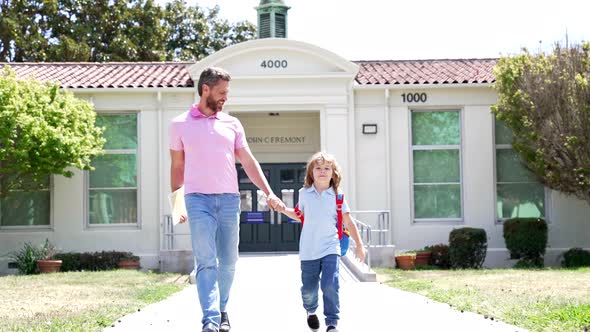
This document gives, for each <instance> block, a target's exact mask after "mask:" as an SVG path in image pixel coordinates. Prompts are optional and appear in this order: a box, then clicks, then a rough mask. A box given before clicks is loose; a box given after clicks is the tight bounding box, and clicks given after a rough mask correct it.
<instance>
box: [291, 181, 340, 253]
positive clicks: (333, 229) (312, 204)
mask: <svg viewBox="0 0 590 332" xmlns="http://www.w3.org/2000/svg"><path fill="white" fill-rule="evenodd" d="M299 209H300V210H301V212H303V216H304V220H305V222H304V224H303V229H302V231H301V237H300V239H299V259H301V260H302V261H307V260H314V259H320V258H322V257H325V256H327V255H332V254H334V255H340V240H339V239H338V214H337V211H336V194H335V193H334V189H333V188H332V187H330V188H328V189H326V190H324V191H322V193H318V192H317V190H316V189H315V187H314V185H313V184H312V185H311V186H310V187H309V188H301V189H300V190H299ZM347 212H350V208H349V207H348V204H347V203H346V197H345V198H344V202H343V203H342V213H343V214H344V213H347Z"/></svg>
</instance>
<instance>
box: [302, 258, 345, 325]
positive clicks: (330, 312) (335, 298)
mask: <svg viewBox="0 0 590 332" xmlns="http://www.w3.org/2000/svg"><path fill="white" fill-rule="evenodd" d="M339 266H340V256H338V255H328V256H325V257H322V258H320V259H315V260H311V261H301V281H302V282H303V286H301V297H302V298H303V308H305V310H307V312H314V311H316V309H317V308H318V286H320V285H321V287H322V294H323V300H324V316H326V326H328V325H333V326H336V325H337V324H338V320H339V319H340V316H339V314H340V297H339V294H338V290H339V289H340V283H339V278H340V276H339Z"/></svg>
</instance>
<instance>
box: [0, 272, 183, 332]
mask: <svg viewBox="0 0 590 332" xmlns="http://www.w3.org/2000/svg"><path fill="white" fill-rule="evenodd" d="M186 286H187V282H186V276H181V275H178V274H156V273H143V272H138V271H130V270H114V271H103V272H67V273H54V274H41V275H30V276H5V277H0V294H2V296H0V331H11V332H12V331H19V332H20V331H23V332H24V331H27V332H29V331H34V332H40V331H56V332H57V331H84V332H86V331H102V330H103V329H104V328H105V327H107V326H110V325H112V324H113V322H114V321H115V320H116V319H118V318H119V317H121V316H123V315H125V314H127V313H131V312H134V311H137V309H140V308H142V307H144V306H146V305H147V304H150V303H153V302H158V301H160V300H163V299H165V298H167V297H168V296H170V295H172V294H173V293H176V292H178V291H179V290H181V289H183V288H184V287H186Z"/></svg>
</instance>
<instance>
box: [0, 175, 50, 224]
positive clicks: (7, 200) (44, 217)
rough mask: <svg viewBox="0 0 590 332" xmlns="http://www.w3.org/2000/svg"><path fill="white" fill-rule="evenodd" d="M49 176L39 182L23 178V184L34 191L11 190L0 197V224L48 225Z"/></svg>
mask: <svg viewBox="0 0 590 332" xmlns="http://www.w3.org/2000/svg"><path fill="white" fill-rule="evenodd" d="M49 179H50V176H49V175H47V176H45V177H44V179H43V180H42V181H40V182H36V183H35V182H33V180H32V179H31V178H24V181H23V183H24V185H25V186H26V187H28V188H33V189H35V190H34V191H23V190H18V189H15V190H11V191H10V192H9V193H8V194H7V195H6V196H4V197H2V198H1V199H0V226H2V227H4V226H8V227H11V226H16V227H23V226H24V227H35V226H49V223H50V213H51V192H50V190H49V188H50V180H49Z"/></svg>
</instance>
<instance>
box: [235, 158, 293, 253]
mask: <svg viewBox="0 0 590 332" xmlns="http://www.w3.org/2000/svg"><path fill="white" fill-rule="evenodd" d="M260 166H261V167H262V171H263V172H264V175H265V176H266V179H267V180H268V183H269V184H270V186H271V188H272V190H273V192H274V193H275V194H276V195H277V196H278V197H279V198H280V199H282V200H283V202H285V204H286V205H287V207H293V206H294V204H297V201H298V200H299V189H300V188H301V187H303V182H304V180H305V164H300V163H289V164H261V165H260ZM238 182H239V188H240V196H241V208H242V213H241V215H240V251H298V250H299V234H300V233H301V224H300V223H294V222H293V221H292V220H291V219H289V218H288V217H287V216H285V215H283V214H282V213H278V212H275V211H271V210H270V209H269V208H268V206H267V205H266V197H265V196H264V193H263V192H262V191H260V190H258V188H257V187H256V186H255V185H254V184H253V183H252V182H251V181H250V179H249V178H248V176H247V175H246V172H244V170H243V169H242V167H241V166H240V165H238Z"/></svg>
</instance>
